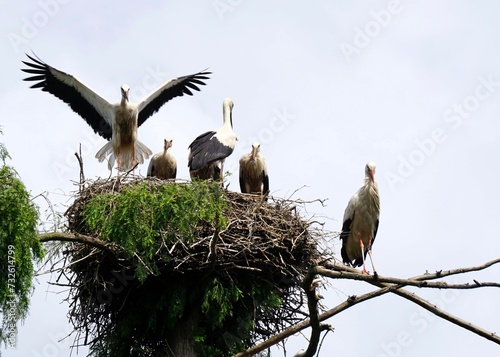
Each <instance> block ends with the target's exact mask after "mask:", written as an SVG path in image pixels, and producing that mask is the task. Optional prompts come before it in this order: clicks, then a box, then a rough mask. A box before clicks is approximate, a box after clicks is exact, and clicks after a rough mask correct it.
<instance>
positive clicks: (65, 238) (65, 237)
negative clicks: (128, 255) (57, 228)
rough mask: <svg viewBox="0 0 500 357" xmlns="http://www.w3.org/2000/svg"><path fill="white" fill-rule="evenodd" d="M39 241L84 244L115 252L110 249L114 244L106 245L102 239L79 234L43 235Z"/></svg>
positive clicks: (59, 233)
mask: <svg viewBox="0 0 500 357" xmlns="http://www.w3.org/2000/svg"><path fill="white" fill-rule="evenodd" d="M38 239H39V240H40V242H50V241H59V242H72V243H83V244H87V245H90V246H92V247H96V248H99V249H102V250H104V251H107V252H108V253H113V251H112V250H111V249H110V247H111V246H112V245H113V244H110V243H106V242H103V241H102V240H100V239H97V238H94V237H90V236H86V235H83V234H78V233H63V232H52V233H43V234H39V235H38Z"/></svg>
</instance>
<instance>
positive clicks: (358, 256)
mask: <svg viewBox="0 0 500 357" xmlns="http://www.w3.org/2000/svg"><path fill="white" fill-rule="evenodd" d="M375 168H376V165H375V163H374V162H369V163H368V164H366V167H365V184H364V185H363V186H362V187H361V188H360V189H359V190H358V191H357V192H356V193H355V194H354V195H353V196H352V197H351V199H350V201H349V203H348V204H347V208H346V209H345V212H344V219H343V225H342V232H341V233H340V239H342V249H341V251H340V252H341V255H342V260H343V261H344V263H345V264H348V265H352V266H354V267H359V266H361V265H363V270H362V273H364V274H369V273H368V271H367V270H366V267H365V258H366V253H368V254H369V255H370V260H371V263H372V268H373V273H374V274H376V273H377V271H376V270H375V266H374V265H373V258H372V245H373V242H374V240H375V236H376V235H377V229H378V220H379V215H380V198H379V195H378V186H377V182H375Z"/></svg>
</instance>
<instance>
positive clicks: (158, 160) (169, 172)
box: [147, 138, 177, 180]
mask: <svg viewBox="0 0 500 357" xmlns="http://www.w3.org/2000/svg"><path fill="white" fill-rule="evenodd" d="M172 141H173V140H172V138H165V139H164V140H163V151H162V152H159V153H157V154H155V155H154V156H153V157H152V158H151V161H150V162H149V166H148V174H147V175H148V176H154V177H158V178H161V179H164V180H168V179H175V178H176V176H177V160H176V159H175V157H174V155H172V153H171V152H170V148H171V147H172Z"/></svg>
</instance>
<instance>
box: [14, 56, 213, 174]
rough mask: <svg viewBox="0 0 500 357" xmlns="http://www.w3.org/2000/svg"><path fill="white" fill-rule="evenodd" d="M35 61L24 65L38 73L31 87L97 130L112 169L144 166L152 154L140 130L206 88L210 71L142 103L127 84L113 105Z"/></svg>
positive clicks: (167, 86) (169, 84)
mask: <svg viewBox="0 0 500 357" xmlns="http://www.w3.org/2000/svg"><path fill="white" fill-rule="evenodd" d="M27 56H28V58H29V59H30V60H31V61H32V62H25V61H23V63H24V64H25V65H27V66H28V67H29V68H26V69H22V71H24V72H26V73H30V74H34V75H33V76H31V77H28V78H25V79H24V80H25V81H36V82H37V83H35V84H34V85H32V86H31V88H41V89H42V90H43V91H45V92H49V93H51V94H53V95H55V96H56V97H57V98H59V99H61V100H62V101H64V102H65V103H67V104H68V105H69V106H70V107H71V109H73V110H74V111H75V112H76V113H78V114H79V115H80V116H81V117H82V118H83V119H84V120H85V121H86V122H87V124H89V125H90V126H91V127H92V129H94V131H95V132H96V133H97V134H99V135H100V136H102V137H103V138H104V139H106V140H109V142H108V143H107V144H106V145H104V146H103V147H102V148H101V149H100V150H99V151H98V152H97V154H96V158H97V159H98V160H99V162H102V161H103V160H104V159H106V157H108V156H109V160H108V167H109V169H110V170H111V169H112V167H113V165H114V162H115V159H117V161H118V169H121V170H128V169H130V168H132V167H133V166H135V164H136V163H143V162H144V160H145V159H147V158H149V156H150V155H151V154H152V152H151V150H149V149H148V148H147V146H146V145H144V144H143V143H141V142H140V141H138V140H137V128H138V127H139V126H141V125H142V124H143V123H144V122H145V121H146V120H147V119H148V118H149V117H150V116H151V115H153V114H154V113H155V112H157V111H158V110H159V109H160V108H161V106H162V105H163V104H165V103H166V102H168V101H169V100H171V99H172V98H175V97H179V96H183V95H184V94H186V95H192V94H193V93H192V92H191V90H197V91H199V90H200V89H199V88H198V85H204V84H205V83H204V82H203V80H205V79H208V77H207V75H209V74H210V72H199V73H196V74H192V75H188V76H183V77H178V78H174V79H171V80H168V81H166V82H164V83H163V84H161V85H160V86H159V87H158V88H156V89H155V90H154V91H153V92H151V93H150V94H149V95H148V96H147V97H146V98H144V99H143V100H141V101H140V102H139V103H130V102H129V90H130V88H129V87H128V86H127V85H123V86H122V87H121V95H122V98H121V101H120V102H119V103H114V104H113V103H110V102H108V101H107V100H105V99H104V98H102V97H101V96H100V95H99V94H97V93H96V92H94V91H93V90H92V89H90V88H89V87H87V86H86V85H85V84H83V82H81V81H79V80H78V79H77V78H76V77H73V76H72V75H70V74H67V73H64V72H62V71H59V70H57V69H55V68H54V67H51V66H49V65H48V64H46V63H44V62H42V61H41V60H40V59H37V58H34V57H32V56H29V55H27Z"/></svg>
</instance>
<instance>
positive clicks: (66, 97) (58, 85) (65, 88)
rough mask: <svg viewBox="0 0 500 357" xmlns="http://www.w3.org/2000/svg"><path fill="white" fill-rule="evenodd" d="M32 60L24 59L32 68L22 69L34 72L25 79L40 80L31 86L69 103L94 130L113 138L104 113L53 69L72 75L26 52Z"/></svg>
mask: <svg viewBox="0 0 500 357" xmlns="http://www.w3.org/2000/svg"><path fill="white" fill-rule="evenodd" d="M26 56H28V58H29V59H30V60H31V61H32V62H27V61H22V62H23V63H24V64H25V65H26V66H28V67H30V68H24V69H21V70H22V71H23V72H26V73H29V74H34V76H31V77H27V78H24V79H23V80H25V81H30V82H33V81H39V82H38V83H35V84H33V85H32V86H31V88H41V89H42V91H44V92H49V93H50V94H53V95H54V96H56V97H57V98H59V99H61V100H62V101H63V102H65V103H67V104H68V105H69V106H70V107H71V109H73V111H74V112H76V113H77V114H79V115H80V116H81V117H82V118H83V119H84V120H85V121H86V122H87V123H88V124H89V125H90V126H91V127H92V129H94V131H95V132H96V133H97V134H99V135H100V136H102V137H103V138H104V139H107V140H110V139H111V127H110V125H109V124H108V122H107V121H106V120H105V119H104V118H103V117H102V115H101V114H100V113H99V112H98V111H97V110H96V109H95V108H94V107H93V106H92V105H91V104H90V103H89V102H88V101H87V100H85V99H84V98H83V96H82V95H81V94H80V93H79V92H78V90H77V89H76V88H75V87H73V86H71V85H68V84H66V83H64V82H62V81H61V80H59V79H58V78H57V77H56V76H55V75H54V74H53V72H52V71H53V70H55V71H58V72H60V73H62V74H63V75H66V76H68V77H72V78H74V77H73V76H72V75H70V74H67V73H64V72H62V71H59V70H57V69H55V68H53V67H51V66H49V65H48V64H46V63H44V62H42V60H40V59H38V58H34V57H32V56H30V55H28V54H26Z"/></svg>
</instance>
